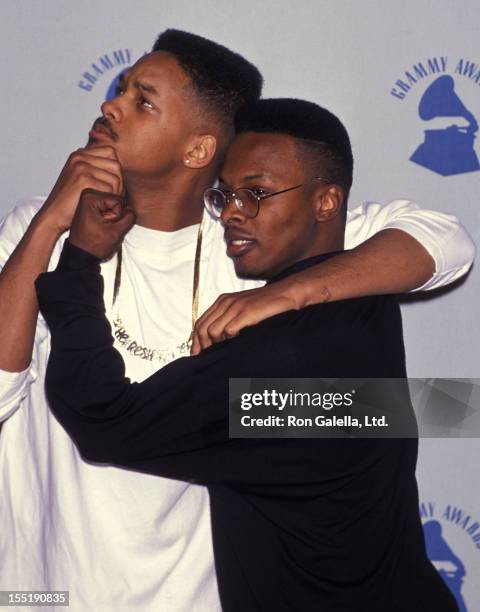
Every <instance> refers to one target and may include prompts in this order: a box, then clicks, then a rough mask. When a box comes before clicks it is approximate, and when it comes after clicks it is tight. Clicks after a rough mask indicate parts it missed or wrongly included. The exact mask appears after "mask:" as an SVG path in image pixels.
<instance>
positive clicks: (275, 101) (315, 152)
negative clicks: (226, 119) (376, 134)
mask: <svg viewBox="0 0 480 612" xmlns="http://www.w3.org/2000/svg"><path fill="white" fill-rule="evenodd" d="M235 131H236V133H237V134H240V133H242V132H268V133H279V134H287V135H288V136H292V137H293V138H295V139H296V141H297V148H298V157H299V159H300V161H302V162H303V163H305V164H306V165H307V167H310V169H311V170H312V172H313V174H314V176H324V177H325V178H327V179H329V180H330V181H331V182H332V183H335V184H336V185H338V186H339V187H341V188H342V190H343V193H344V204H345V205H344V207H343V208H344V212H345V214H346V208H347V207H346V201H347V199H348V194H349V192H350V187H351V186H352V177H353V154H352V147H351V144H350V138H349V136H348V132H347V130H346V128H345V126H344V125H343V123H342V122H341V121H340V119H338V118H337V117H336V116H335V115H334V114H333V113H331V112H330V111H328V110H327V109H326V108H322V107H321V106H318V105H317V104H314V103H313V102H307V101H305V100H297V99H295V98H271V99H266V100H257V101H255V102H251V103H249V104H248V105H246V106H244V107H243V108H241V109H240V110H239V111H238V113H237V115H236V117H235Z"/></svg>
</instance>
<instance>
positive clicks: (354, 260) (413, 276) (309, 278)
mask: <svg viewBox="0 0 480 612" xmlns="http://www.w3.org/2000/svg"><path fill="white" fill-rule="evenodd" d="M434 272H435V262H434V261H433V259H432V257H431V256H430V255H429V253H428V252H427V251H426V249H425V248H424V247H423V246H422V245H421V244H420V243H419V242H418V241H417V240H416V239H415V238H412V236H410V235H409V234H407V233H406V232H403V231H401V230H396V229H387V230H383V231H381V232H379V233H377V234H375V235H374V236H372V237H371V238H369V239H368V240H367V241H365V242H363V243H362V244H360V245H359V246H357V247H355V248H354V249H352V250H351V251H347V252H345V253H342V254H341V255H338V256H337V257H334V258H331V259H329V260H328V261H326V262H324V263H322V264H320V265H318V266H315V267H313V268H309V269H308V270H305V271H304V272H302V273H300V274H298V275H296V277H295V278H294V277H291V279H292V282H294V283H295V284H296V289H295V290H298V291H300V292H301V295H302V296H303V299H302V306H308V305H311V304H316V303H321V302H327V301H337V300H344V299H348V298H355V297H360V296H366V295H382V294H391V293H406V292H408V291H411V290H413V289H415V288H417V287H419V286H421V285H423V284H424V283H425V282H426V281H428V280H429V279H430V278H431V277H432V275H433V274H434Z"/></svg>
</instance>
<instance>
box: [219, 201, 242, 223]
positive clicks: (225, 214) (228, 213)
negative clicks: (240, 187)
mask: <svg viewBox="0 0 480 612" xmlns="http://www.w3.org/2000/svg"><path fill="white" fill-rule="evenodd" d="M242 206H243V204H242V201H241V200H238V199H237V197H236V196H230V197H229V198H228V199H227V205H226V206H225V208H224V209H223V210H222V214H221V215H220V222H221V223H222V225H223V226H227V225H242V224H243V223H245V221H246V219H247V217H246V216H245V214H244V213H243V212H242Z"/></svg>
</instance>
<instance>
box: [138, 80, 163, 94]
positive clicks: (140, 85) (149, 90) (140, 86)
mask: <svg viewBox="0 0 480 612" xmlns="http://www.w3.org/2000/svg"><path fill="white" fill-rule="evenodd" d="M133 86H134V87H135V88H136V89H140V91H146V92H147V93H151V94H153V95H155V96H158V95H160V94H159V93H158V91H157V90H156V89H155V87H154V86H153V85H149V84H148V83H142V82H141V81H134V82H133Z"/></svg>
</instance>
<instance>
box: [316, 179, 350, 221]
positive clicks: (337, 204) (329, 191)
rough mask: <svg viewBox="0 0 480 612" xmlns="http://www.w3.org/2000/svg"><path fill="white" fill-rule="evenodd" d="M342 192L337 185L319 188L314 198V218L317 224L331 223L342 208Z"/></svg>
mask: <svg viewBox="0 0 480 612" xmlns="http://www.w3.org/2000/svg"><path fill="white" fill-rule="evenodd" d="M343 199H344V198H343V190H342V189H341V187H339V186H338V185H329V186H328V187H327V188H322V187H319V188H318V189H317V191H316V194H315V196H314V202H313V205H314V207H315V218H316V220H317V221H318V222H319V223H325V222H327V221H331V220H332V219H333V218H334V217H336V216H337V215H338V214H339V213H340V211H341V210H342V206H343Z"/></svg>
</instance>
